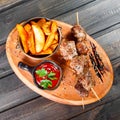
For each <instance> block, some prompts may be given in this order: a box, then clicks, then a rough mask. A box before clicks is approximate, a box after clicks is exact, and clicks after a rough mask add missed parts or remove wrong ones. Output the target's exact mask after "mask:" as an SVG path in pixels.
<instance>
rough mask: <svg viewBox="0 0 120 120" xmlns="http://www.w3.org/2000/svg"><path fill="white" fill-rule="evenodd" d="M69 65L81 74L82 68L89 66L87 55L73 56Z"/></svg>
mask: <svg viewBox="0 0 120 120" xmlns="http://www.w3.org/2000/svg"><path fill="white" fill-rule="evenodd" d="M70 67H71V68H72V69H73V70H75V71H76V74H83V73H84V68H86V67H87V68H88V67H89V62H88V60H87V57H86V56H84V55H81V56H75V57H74V58H73V59H72V60H71V62H70Z"/></svg>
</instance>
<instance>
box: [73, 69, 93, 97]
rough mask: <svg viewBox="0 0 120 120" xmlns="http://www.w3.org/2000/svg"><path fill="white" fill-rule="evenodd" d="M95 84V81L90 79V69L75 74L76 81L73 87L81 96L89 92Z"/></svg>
mask: <svg viewBox="0 0 120 120" xmlns="http://www.w3.org/2000/svg"><path fill="white" fill-rule="evenodd" d="M94 85H95V81H94V80H93V79H92V75H91V73H90V71H88V72H87V73H86V74H84V75H78V76H77V83H76V85H75V88H76V89H77V90H78V91H79V92H80V95H81V97H86V96H88V94H89V91H90V90H91V88H92V87H93V86H94Z"/></svg>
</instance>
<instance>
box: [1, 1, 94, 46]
mask: <svg viewBox="0 0 120 120" xmlns="http://www.w3.org/2000/svg"><path fill="white" fill-rule="evenodd" d="M91 1H94V0H82V2H81V1H79V0H75V1H73V0H59V1H56V0H50V1H48V0H28V1H26V2H23V3H22V4H17V5H16V6H14V7H12V8H9V9H8V10H5V11H2V12H1V13H0V18H1V19H0V26H1V30H2V32H0V44H2V43H5V41H6V38H7V35H8V33H9V32H10V30H11V29H12V28H13V27H14V26H15V25H16V24H17V23H20V22H22V21H24V20H26V19H28V18H32V17H36V16H41V17H48V18H54V17H55V16H58V15H61V14H64V13H67V12H69V11H71V10H73V9H76V8H77V7H80V6H82V5H84V4H87V3H88V2H91ZM46 3H47V4H46ZM71 4H72V6H71Z"/></svg>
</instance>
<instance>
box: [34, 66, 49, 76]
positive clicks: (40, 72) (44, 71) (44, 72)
mask: <svg viewBox="0 0 120 120" xmlns="http://www.w3.org/2000/svg"><path fill="white" fill-rule="evenodd" d="M35 72H36V74H37V75H39V76H40V77H44V76H46V75H47V70H45V69H44V68H42V69H41V70H36V71H35Z"/></svg>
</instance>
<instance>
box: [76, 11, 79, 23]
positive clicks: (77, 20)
mask: <svg viewBox="0 0 120 120" xmlns="http://www.w3.org/2000/svg"><path fill="white" fill-rule="evenodd" d="M76 18H77V19H76V22H77V25H79V16H78V12H76Z"/></svg>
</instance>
